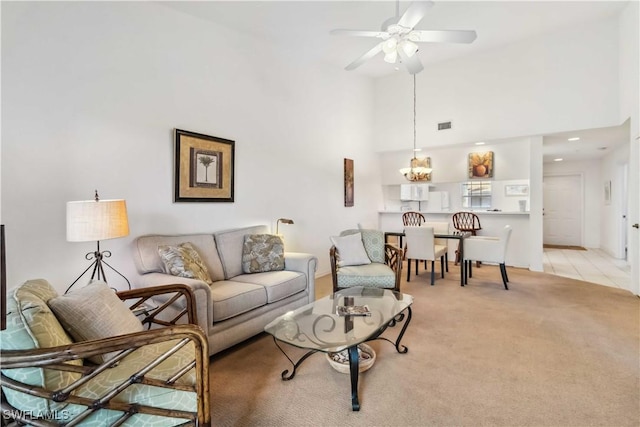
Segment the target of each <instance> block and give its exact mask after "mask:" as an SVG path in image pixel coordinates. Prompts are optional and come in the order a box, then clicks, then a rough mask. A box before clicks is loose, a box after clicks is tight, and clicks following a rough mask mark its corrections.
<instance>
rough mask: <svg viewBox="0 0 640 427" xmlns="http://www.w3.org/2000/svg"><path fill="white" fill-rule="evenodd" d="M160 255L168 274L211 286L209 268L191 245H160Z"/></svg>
mask: <svg viewBox="0 0 640 427" xmlns="http://www.w3.org/2000/svg"><path fill="white" fill-rule="evenodd" d="M158 254H159V255H160V259H162V263H163V264H164V267H165V270H166V272H167V273H169V274H171V275H173V276H178V277H186V278H188V279H197V280H202V281H203V282H205V283H207V284H209V285H210V284H211V276H209V271H208V270H207V266H206V265H204V263H203V262H202V258H200V254H198V251H197V250H196V249H195V248H194V247H193V245H192V244H191V243H189V242H186V243H180V244H179V245H178V246H169V245H160V246H158Z"/></svg>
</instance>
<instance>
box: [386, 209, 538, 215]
mask: <svg viewBox="0 0 640 427" xmlns="http://www.w3.org/2000/svg"><path fill="white" fill-rule="evenodd" d="M405 212H408V211H378V213H379V214H395V215H397V214H403V213H405ZM412 212H415V211H412ZM419 212H420V213H421V214H423V215H453V214H454V213H456V212H462V211H455V212H454V211H419ZM464 212H473V213H474V214H476V215H478V216H481V215H529V211H525V212H520V211H509V212H503V211H497V212H496V211H469V210H465V211H464Z"/></svg>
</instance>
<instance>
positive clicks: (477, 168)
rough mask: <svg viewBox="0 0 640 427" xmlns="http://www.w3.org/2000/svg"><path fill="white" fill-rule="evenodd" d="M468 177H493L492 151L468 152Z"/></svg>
mask: <svg viewBox="0 0 640 427" xmlns="http://www.w3.org/2000/svg"><path fill="white" fill-rule="evenodd" d="M469 178H493V151H485V152H484V153H469Z"/></svg>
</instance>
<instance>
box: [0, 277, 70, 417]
mask: <svg viewBox="0 0 640 427" xmlns="http://www.w3.org/2000/svg"><path fill="white" fill-rule="evenodd" d="M57 295H58V294H57V293H56V291H55V290H54V289H53V287H52V286H51V285H50V284H49V282H47V281H46V280H42V279H38V280H29V281H27V282H25V283H23V284H22V285H20V286H18V287H16V288H14V289H13V290H10V291H9V292H8V293H7V328H6V329H5V330H4V331H1V332H0V348H2V350H29V349H36V348H49V347H57V346H61V345H68V344H71V343H72V341H71V338H69V336H68V335H67V333H66V332H65V330H64V329H63V328H62V326H61V325H60V323H59V322H58V320H57V319H56V317H55V315H54V314H53V312H52V311H51V310H50V309H49V307H48V306H47V301H49V300H50V299H52V298H55V297H56V296H57ZM67 363H69V364H71V365H82V360H74V361H72V362H67ZM2 373H3V374H4V375H6V376H7V377H9V378H12V379H15V380H17V381H21V382H24V383H26V384H30V385H33V386H46V388H48V389H54V390H59V389H62V388H64V387H67V386H68V385H70V384H71V383H73V382H74V381H76V380H78V379H80V376H81V374H80V373H75V372H62V371H56V370H51V369H40V368H20V369H4V370H3V371H2ZM3 391H4V392H5V395H6V397H7V400H8V401H9V403H10V404H11V405H13V406H14V407H16V408H17V409H19V410H32V411H34V412H49V411H51V410H59V409H62V408H64V407H66V405H67V404H66V403H56V402H53V401H47V400H45V399H42V398H39V397H34V396H29V395H27V394H23V393H20V392H16V391H12V390H9V389H8V388H5V387H3Z"/></svg>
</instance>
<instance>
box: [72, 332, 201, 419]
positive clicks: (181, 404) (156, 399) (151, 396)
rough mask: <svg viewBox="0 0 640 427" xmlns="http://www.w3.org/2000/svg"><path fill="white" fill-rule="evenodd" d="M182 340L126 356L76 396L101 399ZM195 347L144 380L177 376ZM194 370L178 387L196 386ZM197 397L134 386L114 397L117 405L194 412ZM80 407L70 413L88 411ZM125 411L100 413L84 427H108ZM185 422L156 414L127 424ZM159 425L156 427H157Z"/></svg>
mask: <svg viewBox="0 0 640 427" xmlns="http://www.w3.org/2000/svg"><path fill="white" fill-rule="evenodd" d="M178 342H179V340H173V341H165V342H161V343H157V344H150V345H146V346H144V347H140V348H139V349H137V350H136V351H134V352H133V353H131V354H129V355H128V356H127V357H125V358H124V359H123V360H122V361H121V362H120V363H119V364H118V365H117V366H115V367H113V368H110V369H107V370H105V371H103V372H101V373H100V374H98V375H97V376H96V377H95V378H94V379H93V380H91V381H90V382H88V383H87V384H85V385H83V386H82V387H80V388H79V389H78V391H77V393H76V394H77V395H79V396H82V397H88V398H92V399H99V398H100V397H102V396H103V395H104V394H105V393H107V392H108V391H110V390H113V389H114V388H115V387H116V386H118V385H119V384H121V383H123V382H124V381H126V380H128V379H129V378H130V377H131V376H132V375H134V374H135V373H137V372H139V371H140V370H142V369H143V368H144V367H145V366H146V365H148V364H149V363H151V362H152V361H153V360H155V359H156V358H157V357H158V356H159V355H161V354H163V353H165V352H166V351H167V350H169V349H170V348H171V347H173V346H175V345H176V344H178ZM194 354H195V350H194V348H193V344H191V343H190V344H188V345H186V346H184V347H182V348H181V349H180V350H178V351H177V352H176V353H174V354H173V355H171V356H170V357H169V358H168V359H167V360H165V361H163V362H162V363H160V364H159V365H158V366H156V367H154V368H153V369H152V370H151V371H149V373H147V374H146V375H145V378H150V379H157V380H166V379H167V378H170V377H171V376H172V374H175V373H176V372H177V371H178V370H179V368H180V367H184V366H187V365H188V364H189V363H190V362H191V361H192V360H193V358H194ZM195 375H196V374H195V371H194V369H191V370H189V371H188V372H187V373H186V374H185V375H183V376H182V377H180V378H179V379H178V380H177V381H176V384H179V385H193V384H194V383H195V381H196V379H195ZM196 397H197V396H196V394H195V393H193V392H189V391H182V390H176V389H170V388H164V387H156V386H152V385H146V384H133V385H130V386H129V387H127V388H126V389H124V390H123V391H122V392H121V393H119V394H118V395H117V396H116V397H115V398H114V400H113V401H114V402H135V403H139V404H141V405H151V406H154V407H159V408H166V409H175V410H181V411H191V412H195V410H196V406H197V400H196ZM85 409H86V407H83V406H80V405H70V406H69V407H68V408H67V410H69V411H70V412H71V413H72V414H73V415H75V414H77V413H80V412H81V411H83V410H85ZM121 416H122V412H120V411H115V410H99V411H97V412H96V413H94V414H93V415H91V416H90V417H89V418H87V419H86V420H83V422H82V425H83V426H90V427H93V426H106V425H112V424H114V423H115V422H116V421H117V419H118V418H119V417H121ZM184 421H185V420H184V419H178V418H166V417H159V416H154V415H146V414H136V415H134V416H133V417H131V418H130V419H129V420H128V424H126V425H162V426H171V425H180V424H182V423H184ZM156 423H157V424H156Z"/></svg>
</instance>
